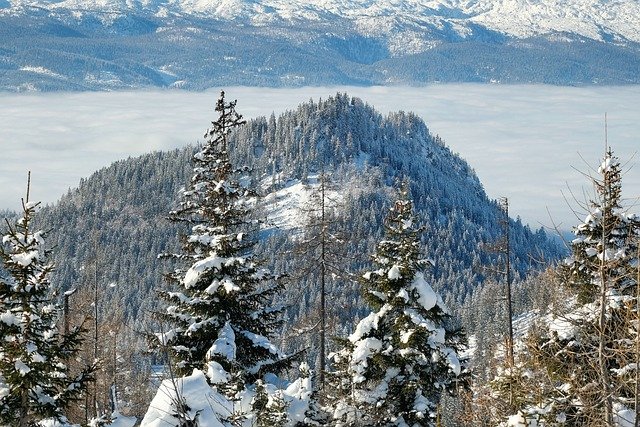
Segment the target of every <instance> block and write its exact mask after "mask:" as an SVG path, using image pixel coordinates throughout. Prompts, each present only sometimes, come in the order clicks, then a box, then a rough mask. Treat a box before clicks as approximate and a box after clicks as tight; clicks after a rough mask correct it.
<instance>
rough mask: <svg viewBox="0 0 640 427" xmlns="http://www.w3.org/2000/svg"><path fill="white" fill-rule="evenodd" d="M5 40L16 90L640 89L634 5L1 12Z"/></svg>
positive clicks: (23, 6)
mask: <svg viewBox="0 0 640 427" xmlns="http://www.w3.org/2000/svg"><path fill="white" fill-rule="evenodd" d="M0 36H1V37H2V40H3V41H5V43H3V46H2V47H1V48H0V71H1V70H6V73H4V74H3V75H2V77H0V79H1V80H0V87H1V88H4V89H9V90H16V89H20V88H22V89H29V88H30V87H29V86H28V85H26V83H27V82H29V79H28V77H29V76H31V77H33V78H34V79H32V80H31V81H30V82H31V83H32V85H33V87H34V88H35V89H43V90H46V89H56V88H59V87H60V86H62V87H64V88H67V89H80V90H82V89H95V88H98V89H104V88H118V87H131V86H134V87H135V86H149V85H153V86H167V85H172V84H173V85H177V86H185V87H191V88H202V87H207V86H212V85H218V84H236V83H241V84H257V85H270V86H280V85H300V84H327V83H334V84H335V83H342V84H344V83H351V84H396V83H412V84H415V83H425V82H433V81H500V82H545V83H556V84H584V83H589V84H591V83H616V84H619V83H637V82H638V80H639V79H640V77H638V75H637V74H638V73H637V70H638V69H640V66H639V65H640V59H639V58H640V3H639V2H638V1H636V0H432V1H423V0H404V1H399V0H387V1H374V0H320V1H303V0H97V1H93V0H63V1H57V0H0ZM39 49H42V50H44V51H46V53H45V52H44V51H39ZM34 51H35V52H36V53H37V52H39V53H37V54H36V53H34ZM34 56H35V57H34ZM43 56H44V57H48V56H53V60H50V61H46V59H45V60H43V59H42V58H41V57H43ZM46 62H50V64H47V63H46ZM208 62H212V63H213V64H211V63H208ZM78 70H80V71H78ZM16 83H17V84H16Z"/></svg>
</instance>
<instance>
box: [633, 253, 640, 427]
mask: <svg viewBox="0 0 640 427" xmlns="http://www.w3.org/2000/svg"><path fill="white" fill-rule="evenodd" d="M637 245H638V247H637V255H636V262H638V266H637V276H636V319H635V320H636V388H635V392H634V395H635V396H634V405H635V406H634V407H635V411H636V418H635V420H634V423H633V425H634V427H640V402H638V399H639V396H638V394H640V384H639V383H640V371H639V370H638V368H639V367H640V306H639V305H638V304H639V303H640V242H638V243H637Z"/></svg>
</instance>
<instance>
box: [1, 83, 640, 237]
mask: <svg viewBox="0 0 640 427" xmlns="http://www.w3.org/2000/svg"><path fill="white" fill-rule="evenodd" d="M225 90H226V93H227V97H228V99H237V100H238V111H239V112H240V113H242V114H243V115H244V116H245V117H246V118H252V117H257V116H260V115H269V114H271V112H272V111H274V112H275V113H276V114H278V113H280V112H283V111H284V110H291V109H295V108H296V107H297V106H298V105H299V104H300V103H301V102H305V101H308V100H309V99H310V98H313V99H314V100H318V98H320V97H322V98H326V97H328V96H331V95H334V94H335V93H336V92H338V91H339V92H346V93H348V94H349V95H352V96H358V97H360V98H362V99H363V100H364V101H366V102H368V103H369V104H371V105H372V106H374V107H375V108H376V109H377V110H379V111H380V112H382V113H387V112H389V111H397V110H404V111H412V112H414V113H416V114H417V115H418V116H420V117H422V118H423V119H424V120H425V122H426V123H427V126H428V127H429V129H430V130H431V132H432V133H434V134H438V135H440V136H441V137H442V139H443V140H444V141H445V143H446V144H447V146H449V147H450V148H451V150H452V151H454V152H457V153H459V154H460V155H461V157H463V158H464V159H465V160H466V161H467V162H469V164H470V165H471V167H473V168H474V169H475V171H476V173H477V174H478V176H479V178H480V181H481V182H482V183H483V185H484V187H485V190H486V191H487V194H488V195H489V197H491V198H497V197H502V196H505V197H508V198H509V201H510V213H511V216H512V217H516V216H520V217H521V218H522V220H523V221H524V222H525V223H529V224H530V225H531V226H532V227H533V228H538V227H539V226H540V225H545V226H550V225H551V224H552V221H551V220H550V219H549V214H550V215H551V216H552V218H553V222H555V223H557V224H560V228H562V229H568V228H570V227H571V226H573V225H575V224H576V222H577V221H578V219H577V218H576V217H575V215H573V214H572V212H571V208H570V207H569V206H567V204H566V203H565V200H564V198H563V193H564V194H566V195H568V197H569V198H571V195H570V191H572V192H573V193H574V194H576V195H579V196H578V198H580V199H582V194H583V193H582V191H583V189H585V190H590V188H589V185H588V182H587V179H586V178H585V177H584V176H583V174H582V173H581V172H585V173H589V172H592V171H593V169H595V168H597V166H598V164H599V162H600V159H601V158H602V155H603V151H604V141H605V130H604V127H605V126H604V116H605V113H607V116H608V141H609V143H610V144H611V146H612V147H613V149H614V152H615V153H616V155H618V156H619V157H620V159H621V161H622V163H623V164H625V163H627V161H629V159H631V160H630V163H629V164H628V165H627V167H625V171H627V172H626V173H625V176H624V177H623V195H624V196H625V197H627V198H637V197H638V195H639V193H640V170H638V167H637V165H636V164H637V160H636V159H635V158H633V155H634V154H635V152H636V147H637V142H636V141H637V138H638V135H640V120H638V118H639V117H640V105H638V103H637V99H640V86H626V87H581V88H574V87H556V86H544V85H517V86H506V85H505V86H503V85H481V84H442V85H430V86H426V87H419V88H416V87H305V88H296V89H270V88H250V87H230V88H225ZM217 92H218V90H209V91H206V92H185V91H177V90H166V91H156V90H154V91H132V92H98V93H95V92H91V93H85V92H83V93H48V94H45V93H36V94H8V93H2V94H0V102H1V104H2V108H0V123H3V124H4V125H3V126H1V127H0V150H1V152H2V157H1V158H2V161H1V165H0V209H6V208H9V209H18V207H19V205H20V198H21V197H23V196H24V192H25V186H26V175H27V170H31V171H32V190H31V194H32V198H31V199H32V200H41V201H43V202H44V203H53V202H55V201H57V200H58V199H59V198H60V197H61V196H62V195H63V194H64V193H65V192H66V191H67V189H68V188H70V187H76V186H77V185H78V183H79V180H80V179H81V178H83V177H85V178H86V177H88V176H90V175H91V173H93V172H95V171H96V170H98V169H100V168H102V167H106V166H108V165H109V164H111V163H112V162H114V161H116V160H120V159H124V158H127V157H129V156H137V155H141V154H144V153H148V152H151V151H153V150H167V149H172V148H176V147H182V146H185V145H187V144H190V143H195V142H197V141H199V140H201V137H202V135H203V134H204V131H205V130H206V129H207V127H208V125H209V124H210V121H211V120H212V119H213V118H214V111H213V105H214V102H215V100H216V98H217ZM9 124H10V126H9ZM633 165H636V166H635V167H631V166H633ZM630 167H631V168H630ZM574 168H575V169H574ZM629 168H630V170H628V169H629ZM576 169H577V170H576ZM574 207H575V205H574ZM547 208H548V210H549V213H547ZM581 214H582V213H580V215H581Z"/></svg>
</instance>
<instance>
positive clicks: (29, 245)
mask: <svg viewBox="0 0 640 427" xmlns="http://www.w3.org/2000/svg"><path fill="white" fill-rule="evenodd" d="M28 199H29V197H28V191H27V199H26V202H24V201H23V206H22V208H23V209H22V210H23V212H22V217H21V218H20V219H19V220H18V221H17V222H16V223H15V225H14V226H11V225H10V224H9V222H8V221H7V222H6V223H7V227H8V230H7V231H6V234H5V235H4V237H3V238H2V245H0V260H1V261H2V268H1V269H0V337H2V342H3V344H2V347H1V348H0V424H6V425H11V426H20V427H25V426H35V425H39V422H41V421H43V420H56V421H58V422H60V423H62V424H65V423H66V422H67V419H66V417H65V409H66V408H67V407H68V406H69V405H70V404H72V403H73V402H74V401H76V400H78V399H79V398H80V396H81V393H82V392H83V391H84V390H85V389H86V387H87V384H88V382H89V381H90V380H91V374H92V372H93V371H94V370H95V366H91V367H88V368H86V369H84V370H83V371H82V372H80V373H79V374H78V375H72V374H71V372H70V369H69V365H68V362H69V361H70V359H72V358H74V357H75V355H76V354H77V353H78V351H79V349H80V345H81V343H82V339H83V333H84V332H85V331H84V329H83V328H81V327H76V328H74V329H73V330H71V331H69V332H68V333H61V332H60V331H59V330H58V326H57V323H58V321H59V320H60V314H61V310H60V307H59V305H58V304H57V302H56V295H55V292H54V289H53V287H52V284H51V281H50V276H51V273H52V272H53V270H54V266H53V264H51V263H49V262H48V261H47V258H48V255H49V251H48V250H47V249H46V248H45V240H44V239H45V233H44V232H43V231H34V230H32V228H31V227H32V222H33V218H34V215H35V212H36V209H37V207H38V205H39V204H38V203H33V202H29V201H28Z"/></svg>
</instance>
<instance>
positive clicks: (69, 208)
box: [39, 94, 561, 323]
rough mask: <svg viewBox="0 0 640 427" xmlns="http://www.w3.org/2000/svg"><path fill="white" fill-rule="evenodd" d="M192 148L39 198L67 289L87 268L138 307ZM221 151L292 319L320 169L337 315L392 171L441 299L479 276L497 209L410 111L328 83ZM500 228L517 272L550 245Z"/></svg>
mask: <svg viewBox="0 0 640 427" xmlns="http://www.w3.org/2000/svg"><path fill="white" fill-rule="evenodd" d="M238 111H240V112H242V100H240V102H239V104H238ZM213 114H214V112H213V111H212V117H213ZM206 127H207V123H203V130H204V129H205V128H206ZM192 153H193V147H189V148H185V149H180V150H174V151H171V152H155V153H150V154H147V155H144V156H142V157H139V158H133V159H127V160H122V161H119V162H116V163H114V164H113V165H111V166H109V167H107V168H104V169H102V170H100V171H98V172H96V173H94V174H93V175H92V176H91V177H89V178H88V179H85V180H82V181H81V183H80V185H79V187H78V188H77V189H74V190H72V191H70V192H68V194H66V195H64V196H63V197H62V198H61V200H60V201H59V202H58V203H56V204H55V205H53V206H50V207H47V208H45V209H43V211H42V212H41V213H40V214H39V218H40V220H41V221H43V222H45V224H44V225H45V226H46V227H47V228H50V229H51V230H52V231H51V233H50V236H51V237H52V238H53V239H52V242H55V244H56V247H55V250H54V253H55V259H56V263H57V266H58V267H57V272H56V274H55V276H54V277H55V281H57V282H58V283H59V284H60V285H61V286H62V287H63V288H65V289H68V288H72V287H76V286H80V287H83V286H92V283H93V281H94V277H97V278H98V283H99V285H100V289H101V290H100V292H101V295H102V296H103V298H101V301H102V303H101V305H103V307H102V310H104V311H105V312H106V311H109V310H112V309H114V307H122V308H123V309H124V310H125V311H126V312H127V313H128V315H129V316H133V317H136V318H137V317H138V316H141V315H142V314H143V313H145V310H146V309H148V308H150V307H151V306H153V305H154V304H155V301H156V298H155V295H154V293H153V290H154V289H157V288H158V287H161V286H164V283H163V280H162V273H163V272H165V271H168V270H169V269H170V266H169V265H168V264H167V263H166V262H165V261H162V260H158V259H157V255H158V254H159V253H163V252H166V251H169V250H172V249H175V248H177V247H178V245H179V239H180V237H179V235H180V233H181V230H178V229H177V228H176V226H175V225H173V224H171V223H169V221H167V220H166V219H165V217H166V216H167V213H168V211H169V210H170V209H171V207H172V206H174V203H175V201H176V200H177V198H178V191H179V189H180V188H181V187H182V186H183V185H184V184H185V183H186V182H187V180H188V179H189V177H190V173H191V172H190V171H191V163H190V158H191V155H192ZM231 153H232V157H233V160H234V162H235V164H236V165H238V166H240V165H246V166H248V167H249V169H250V170H251V171H252V178H253V180H254V182H255V183H256V186H257V187H258V188H259V189H260V192H261V193H262V194H263V195H265V196H267V197H265V198H264V199H263V201H262V203H264V205H261V208H260V209H258V212H260V213H261V215H262V217H263V218H262V219H263V220H264V219H266V222H264V225H263V228H264V229H266V230H268V231H269V232H264V233H261V234H260V235H261V236H262V241H261V242H260V245H259V248H260V251H262V253H263V255H264V257H265V258H266V259H267V261H268V264H271V266H272V267H273V268H274V269H275V270H276V271H277V272H279V273H287V274H288V275H289V277H290V280H289V282H288V284H287V286H288V287H289V289H288V292H287V295H288V297H290V298H291V299H292V300H294V301H296V303H297V306H294V307H292V310H291V312H290V315H289V322H290V323H291V322H296V321H297V320H300V319H301V318H302V317H303V316H305V315H306V314H305V313H304V312H305V311H306V308H308V307H313V306H314V304H315V302H316V300H317V298H318V283H316V282H317V281H318V280H319V279H318V278H317V275H314V274H306V275H305V274H302V273H300V270H301V266H302V265H308V264H310V262H309V260H306V261H305V259H304V257H305V256H306V257H309V256H310V255H309V253H306V254H302V253H301V252H300V251H293V250H291V249H292V243H293V240H298V241H300V240H303V239H300V238H299V237H300V236H303V235H304V233H305V231H304V229H303V228H300V226H301V224H304V222H305V221H304V218H306V215H307V214H305V213H304V212H303V211H302V210H300V209H298V208H299V207H300V206H297V205H299V201H300V200H305V199H306V200H313V197H311V195H313V194H314V193H317V189H318V174H319V172H320V171H321V170H324V171H325V172H326V174H327V177H328V184H327V185H328V187H327V192H328V194H329V196H330V199H331V201H330V202H327V203H328V204H329V205H330V206H329V208H330V210H331V212H332V213H335V214H336V218H335V221H332V223H331V224H332V225H331V227H332V230H333V232H334V234H335V235H340V236H343V237H341V239H342V240H341V242H340V245H339V246H340V247H342V248H346V253H342V254H341V255H340V257H339V258H340V260H342V261H343V263H342V265H340V266H337V267H336V268H338V267H339V271H341V272H342V273H339V274H338V273H336V274H333V275H332V279H331V280H330V283H329V284H328V286H329V290H330V292H331V293H332V295H333V296H332V298H333V300H332V304H331V305H332V306H333V307H334V308H335V309H336V310H339V312H340V314H341V315H342V316H351V317H353V315H355V314H356V313H355V312H354V311H357V310H358V301H357V300H358V292H357V285H356V284H355V283H354V281H353V280H351V279H350V277H352V276H351V275H350V274H355V273H357V272H358V271H359V269H361V268H362V267H363V266H364V265H366V263H367V262H368V259H369V256H370V254H371V253H372V249H373V246H374V242H375V239H376V238H379V236H380V235H381V223H382V220H383V218H384V217H385V215H386V212H387V211H388V208H389V206H390V200H393V199H392V197H394V196H395V194H394V189H393V187H397V184H398V182H399V180H401V179H408V180H409V182H410V184H411V192H412V196H413V198H414V200H415V206H416V208H417V211H418V213H419V216H420V218H421V221H422V222H423V224H424V227H425V233H424V239H423V240H424V244H425V255H426V256H428V257H429V258H431V259H433V261H434V263H435V267H434V268H433V270H432V273H433V278H432V280H431V281H432V282H433V283H434V284H435V287H436V288H438V289H441V290H443V292H444V293H445V294H446V295H447V300H448V302H449V303H450V304H452V305H453V304H456V305H457V304H460V303H461V302H462V301H463V300H464V299H465V298H466V297H467V296H468V295H469V293H470V292H471V290H472V289H473V288H474V287H476V286H478V284H479V283H481V282H482V280H484V279H485V277H484V276H483V275H484V274H485V272H486V270H485V269H483V266H487V265H489V264H491V262H492V259H493V258H495V257H493V256H491V255H490V254H488V253H487V252H486V249H483V247H486V246H487V245H486V244H487V243H492V242H494V241H496V239H497V238H498V237H499V236H500V233H501V225H500V219H501V218H502V215H503V214H502V211H501V210H500V208H499V206H498V205H497V203H496V202H495V201H492V200H489V198H488V197H487V195H486V194H485V192H484V190H483V188H482V185H481V183H480V180H479V179H478V177H477V176H476V175H475V173H474V171H473V169H472V168H471V167H470V166H469V165H468V164H467V163H466V162H465V161H464V160H463V159H461V158H460V157H459V156H457V155H455V154H453V153H452V152H451V151H450V150H449V148H447V147H446V145H445V144H444V142H443V141H442V140H441V139H439V138H438V137H437V136H433V135H431V134H430V133H429V130H428V128H427V126H426V125H425V123H424V122H423V121H422V120H421V119H419V118H418V117H416V116H415V115H413V114H411V113H404V112H398V113H392V114H389V115H388V116H383V115H381V114H380V113H378V112H377V111H375V110H374V109H373V108H372V107H371V106H368V105H366V104H364V103H363V102H362V101H361V100H360V99H357V98H351V97H349V96H347V95H342V94H338V95H336V96H335V97H331V98H329V99H326V100H322V101H319V102H313V101H310V102H308V103H305V104H302V105H300V106H299V107H298V108H297V109H295V110H291V111H288V112H286V113H284V114H282V115H280V116H278V117H276V116H273V115H272V116H271V117H269V118H258V119H255V120H250V121H249V122H248V123H247V124H246V125H245V126H244V127H243V128H242V129H241V130H240V131H239V132H238V133H236V134H235V135H234V139H233V144H232V148H231ZM301 195H302V196H305V197H302V196H301ZM505 196H508V195H505ZM307 210H308V207H307ZM265 217H267V218H265ZM510 228H511V241H512V247H513V265H514V266H515V268H516V269H517V272H518V274H521V275H522V274H524V273H525V272H526V271H527V270H528V269H529V268H530V265H531V259H532V257H534V258H537V259H541V258H544V259H547V260H549V259H556V258H558V257H559V256H560V255H561V250H560V249H559V248H558V247H557V246H556V245H555V244H554V243H553V242H551V241H550V240H549V239H548V238H547V236H546V235H545V233H544V232H543V231H532V230H531V229H530V228H529V227H528V226H526V225H523V224H522V223H520V221H511V224H510ZM493 262H495V261H493ZM96 267H97V276H96V275H95V271H96ZM289 302H291V301H289Z"/></svg>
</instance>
